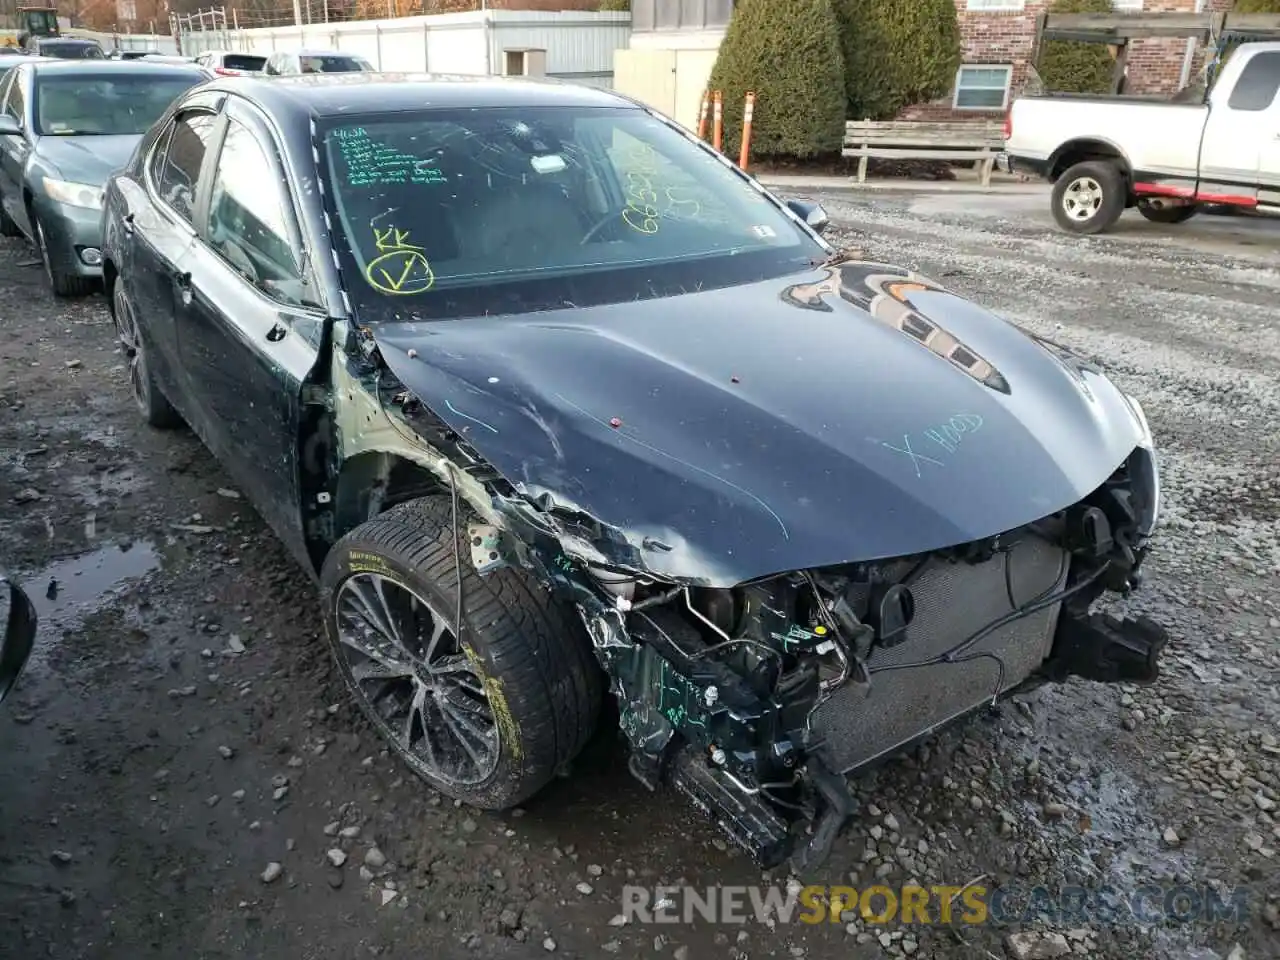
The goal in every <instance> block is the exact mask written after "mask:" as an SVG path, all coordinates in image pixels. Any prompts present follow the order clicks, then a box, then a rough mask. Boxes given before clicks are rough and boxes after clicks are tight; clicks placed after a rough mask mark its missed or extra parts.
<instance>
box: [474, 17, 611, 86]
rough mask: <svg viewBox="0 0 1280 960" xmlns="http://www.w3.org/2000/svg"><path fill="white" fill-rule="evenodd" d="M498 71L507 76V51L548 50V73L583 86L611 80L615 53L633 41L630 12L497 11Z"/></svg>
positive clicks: (495, 50)
mask: <svg viewBox="0 0 1280 960" xmlns="http://www.w3.org/2000/svg"><path fill="white" fill-rule="evenodd" d="M491 36H492V45H493V60H492V63H493V65H494V72H495V73H501V72H502V63H503V59H504V51H506V50H519V49H532V50H545V51H547V75H548V76H551V77H559V78H561V79H563V80H576V81H580V82H588V83H589V82H597V83H598V82H601V81H606V82H607V81H609V80H611V79H612V77H613V52H614V51H615V50H618V49H622V50H625V49H626V48H627V45H628V43H629V42H630V39H631V15H630V14H629V13H612V12H605V13H586V12H574V11H565V12H563V13H543V12H537V11H531V10H494V11H493V31H492V35H491Z"/></svg>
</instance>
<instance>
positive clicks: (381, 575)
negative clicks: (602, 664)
mask: <svg viewBox="0 0 1280 960" xmlns="http://www.w3.org/2000/svg"><path fill="white" fill-rule="evenodd" d="M464 522H465V517H459V525H461V524H462V523H464ZM457 536H458V533H457V531H456V529H455V526H454V516H453V509H452V503H451V501H450V498H449V497H427V498H424V499H421V500H414V501H410V502H409V503H405V504H401V505H400V506H398V507H395V508H393V509H392V510H389V511H388V512H386V513H384V514H381V515H380V516H377V517H375V518H373V519H372V520H369V521H368V522H366V523H364V524H362V525H361V526H359V527H357V528H356V529H355V530H353V531H352V532H351V533H349V534H347V535H346V536H345V537H343V538H342V539H341V540H340V541H338V543H337V544H335V545H334V547H333V549H332V550H331V551H330V552H329V555H328V557H327V558H326V559H325V562H324V568H323V570H322V572H321V593H322V597H323V602H324V620H325V631H326V634H327V635H328V638H329V644H330V647H331V648H332V650H333V654H334V657H335V659H336V661H337V664H338V669H339V672H340V673H341V674H342V677H343V679H344V680H345V681H346V683H347V686H348V687H349V688H350V689H351V691H352V692H353V693H354V694H355V697H356V700H357V701H358V703H359V704H360V707H361V708H362V709H363V711H364V713H365V715H366V716H367V717H368V718H369V720H370V721H371V722H372V723H373V725H374V727H375V728H377V730H378V732H379V733H380V734H381V735H382V737H383V738H384V739H385V740H386V741H387V743H388V744H389V745H390V747H391V748H392V749H393V750H394V751H395V752H396V754H397V755H398V756H399V757H400V759H401V760H403V761H404V762H405V763H406V764H407V765H408V766H409V768H410V769H411V770H413V772H414V773H416V774H417V775H418V776H419V777H421V778H422V779H423V780H425V781H426V782H427V783H428V784H429V785H431V786H432V787H434V788H435V789H437V790H439V791H440V792H441V793H444V794H446V795H448V796H450V797H453V798H455V799H458V800H462V801H463V802H464V803H468V804H471V805H473V806H477V807H480V808H482V809H490V810H495V809H503V808H506V807H510V806H513V805H515V804H517V803H519V802H520V801H522V800H524V799H526V798H527V797H529V796H531V795H532V794H534V793H536V792H537V791H538V790H540V789H541V788H542V787H544V786H545V785H546V784H547V783H548V781H550V780H551V779H552V778H553V777H554V776H555V775H556V773H557V772H558V771H559V770H560V769H561V768H563V767H564V766H565V765H566V764H567V763H568V762H569V761H570V760H572V759H573V757H574V756H576V755H577V753H578V751H579V750H581V748H582V747H583V745H584V744H585V743H586V741H587V739H588V738H589V737H590V735H591V733H592V731H593V730H594V728H595V724H596V720H597V717H598V716H599V710H600V704H601V700H602V697H603V693H604V682H603V680H604V678H603V674H602V673H601V671H600V668H599V666H598V665H597V663H596V660H595V655H594V653H593V652H592V649H591V642H590V639H589V638H588V636H587V634H586V631H585V630H584V629H583V627H582V624H581V623H580V622H579V621H578V618H577V616H576V615H575V614H574V613H573V612H572V611H571V610H569V609H567V608H565V607H563V606H562V605H560V604H559V603H557V602H555V601H553V599H552V598H551V597H550V595H548V594H547V593H546V592H545V591H544V590H543V589H542V588H541V587H540V586H539V585H538V584H537V582H536V581H534V580H533V579H532V578H531V577H530V576H529V575H528V574H527V573H525V572H524V571H523V570H517V569H512V568H504V569H499V570H495V571H493V572H491V573H489V574H488V575H487V576H485V577H483V578H482V577H481V576H480V575H479V574H478V573H476V570H475V568H474V567H473V566H472V564H471V558H470V548H469V547H467V546H466V544H465V543H463V544H461V545H459V544H458V542H457V540H456V538H457ZM457 551H460V553H458V552H457ZM459 573H460V574H461V576H460V577H459ZM459 582H460V583H461V587H462V622H463V627H464V629H463V631H462V637H461V639H459V636H458V630H457V602H458V592H457V591H458V585H459Z"/></svg>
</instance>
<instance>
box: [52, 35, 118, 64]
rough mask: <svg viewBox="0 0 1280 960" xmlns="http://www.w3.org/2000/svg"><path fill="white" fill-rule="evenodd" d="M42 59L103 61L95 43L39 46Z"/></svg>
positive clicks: (103, 55) (103, 58) (100, 50)
mask: <svg viewBox="0 0 1280 960" xmlns="http://www.w3.org/2000/svg"><path fill="white" fill-rule="evenodd" d="M40 55H41V56H42V57H58V58H59V59H62V60H105V59H106V56H105V54H103V52H102V48H101V47H100V46H98V45H97V44H96V43H62V42H58V41H56V40H55V41H53V42H52V43H42V44H40Z"/></svg>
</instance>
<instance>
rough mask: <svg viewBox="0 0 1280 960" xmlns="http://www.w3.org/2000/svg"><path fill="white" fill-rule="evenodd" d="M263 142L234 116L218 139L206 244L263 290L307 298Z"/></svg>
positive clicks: (289, 298)
mask: <svg viewBox="0 0 1280 960" xmlns="http://www.w3.org/2000/svg"><path fill="white" fill-rule="evenodd" d="M275 171H276V166H275V164H274V163H273V162H272V159H271V155H270V153H269V152H268V151H267V149H266V148H265V147H264V146H263V144H262V142H261V141H259V140H258V138H257V137H256V136H255V135H254V134H253V132H252V131H251V130H249V129H248V128H247V127H245V126H244V125H243V124H240V123H238V122H236V121H235V120H232V121H231V122H230V123H229V124H228V125H227V135H226V138H225V139H224V140H223V142H222V153H221V154H220V155H219V157H218V166H217V170H216V172H215V173H214V175H213V186H212V188H211V192H210V196H209V234H208V241H209V246H210V247H211V248H212V249H213V250H214V251H216V252H217V253H218V255H219V256H221V257H222V258H223V259H224V260H226V261H227V263H228V264H230V265H231V267H232V269H234V270H235V271H236V272H237V273H239V274H240V275H241V276H242V277H244V278H245V279H246V280H247V281H248V282H249V283H251V284H253V285H254V286H255V287H257V288H258V289H259V290H261V291H262V292H263V293H265V294H267V295H268V296H271V297H273V298H275V299H276V300H280V301H282V302H284V303H288V304H293V305H301V304H303V303H304V302H305V297H304V290H303V278H302V273H301V271H300V270H299V269H298V264H297V262H296V260H295V258H294V256H293V243H291V242H290V233H289V227H288V218H287V216H286V213H285V210H286V199H285V195H284V192H283V190H282V189H281V186H280V183H281V181H280V179H279V178H278V177H277V176H275V175H274V174H275Z"/></svg>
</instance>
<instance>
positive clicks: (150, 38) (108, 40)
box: [65, 28, 178, 54]
mask: <svg viewBox="0 0 1280 960" xmlns="http://www.w3.org/2000/svg"><path fill="white" fill-rule="evenodd" d="M65 32H66V34H67V35H68V36H73V37H83V38H85V39H86V40H96V41H97V42H98V46H100V47H102V49H103V50H105V51H107V53H110V52H111V51H112V50H146V51H147V52H149V53H169V54H173V53H177V52H178V45H177V43H175V42H174V39H173V37H170V36H166V35H165V34H160V33H99V32H97V31H96V30H81V29H79V28H73V29H71V30H67V31H65Z"/></svg>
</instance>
